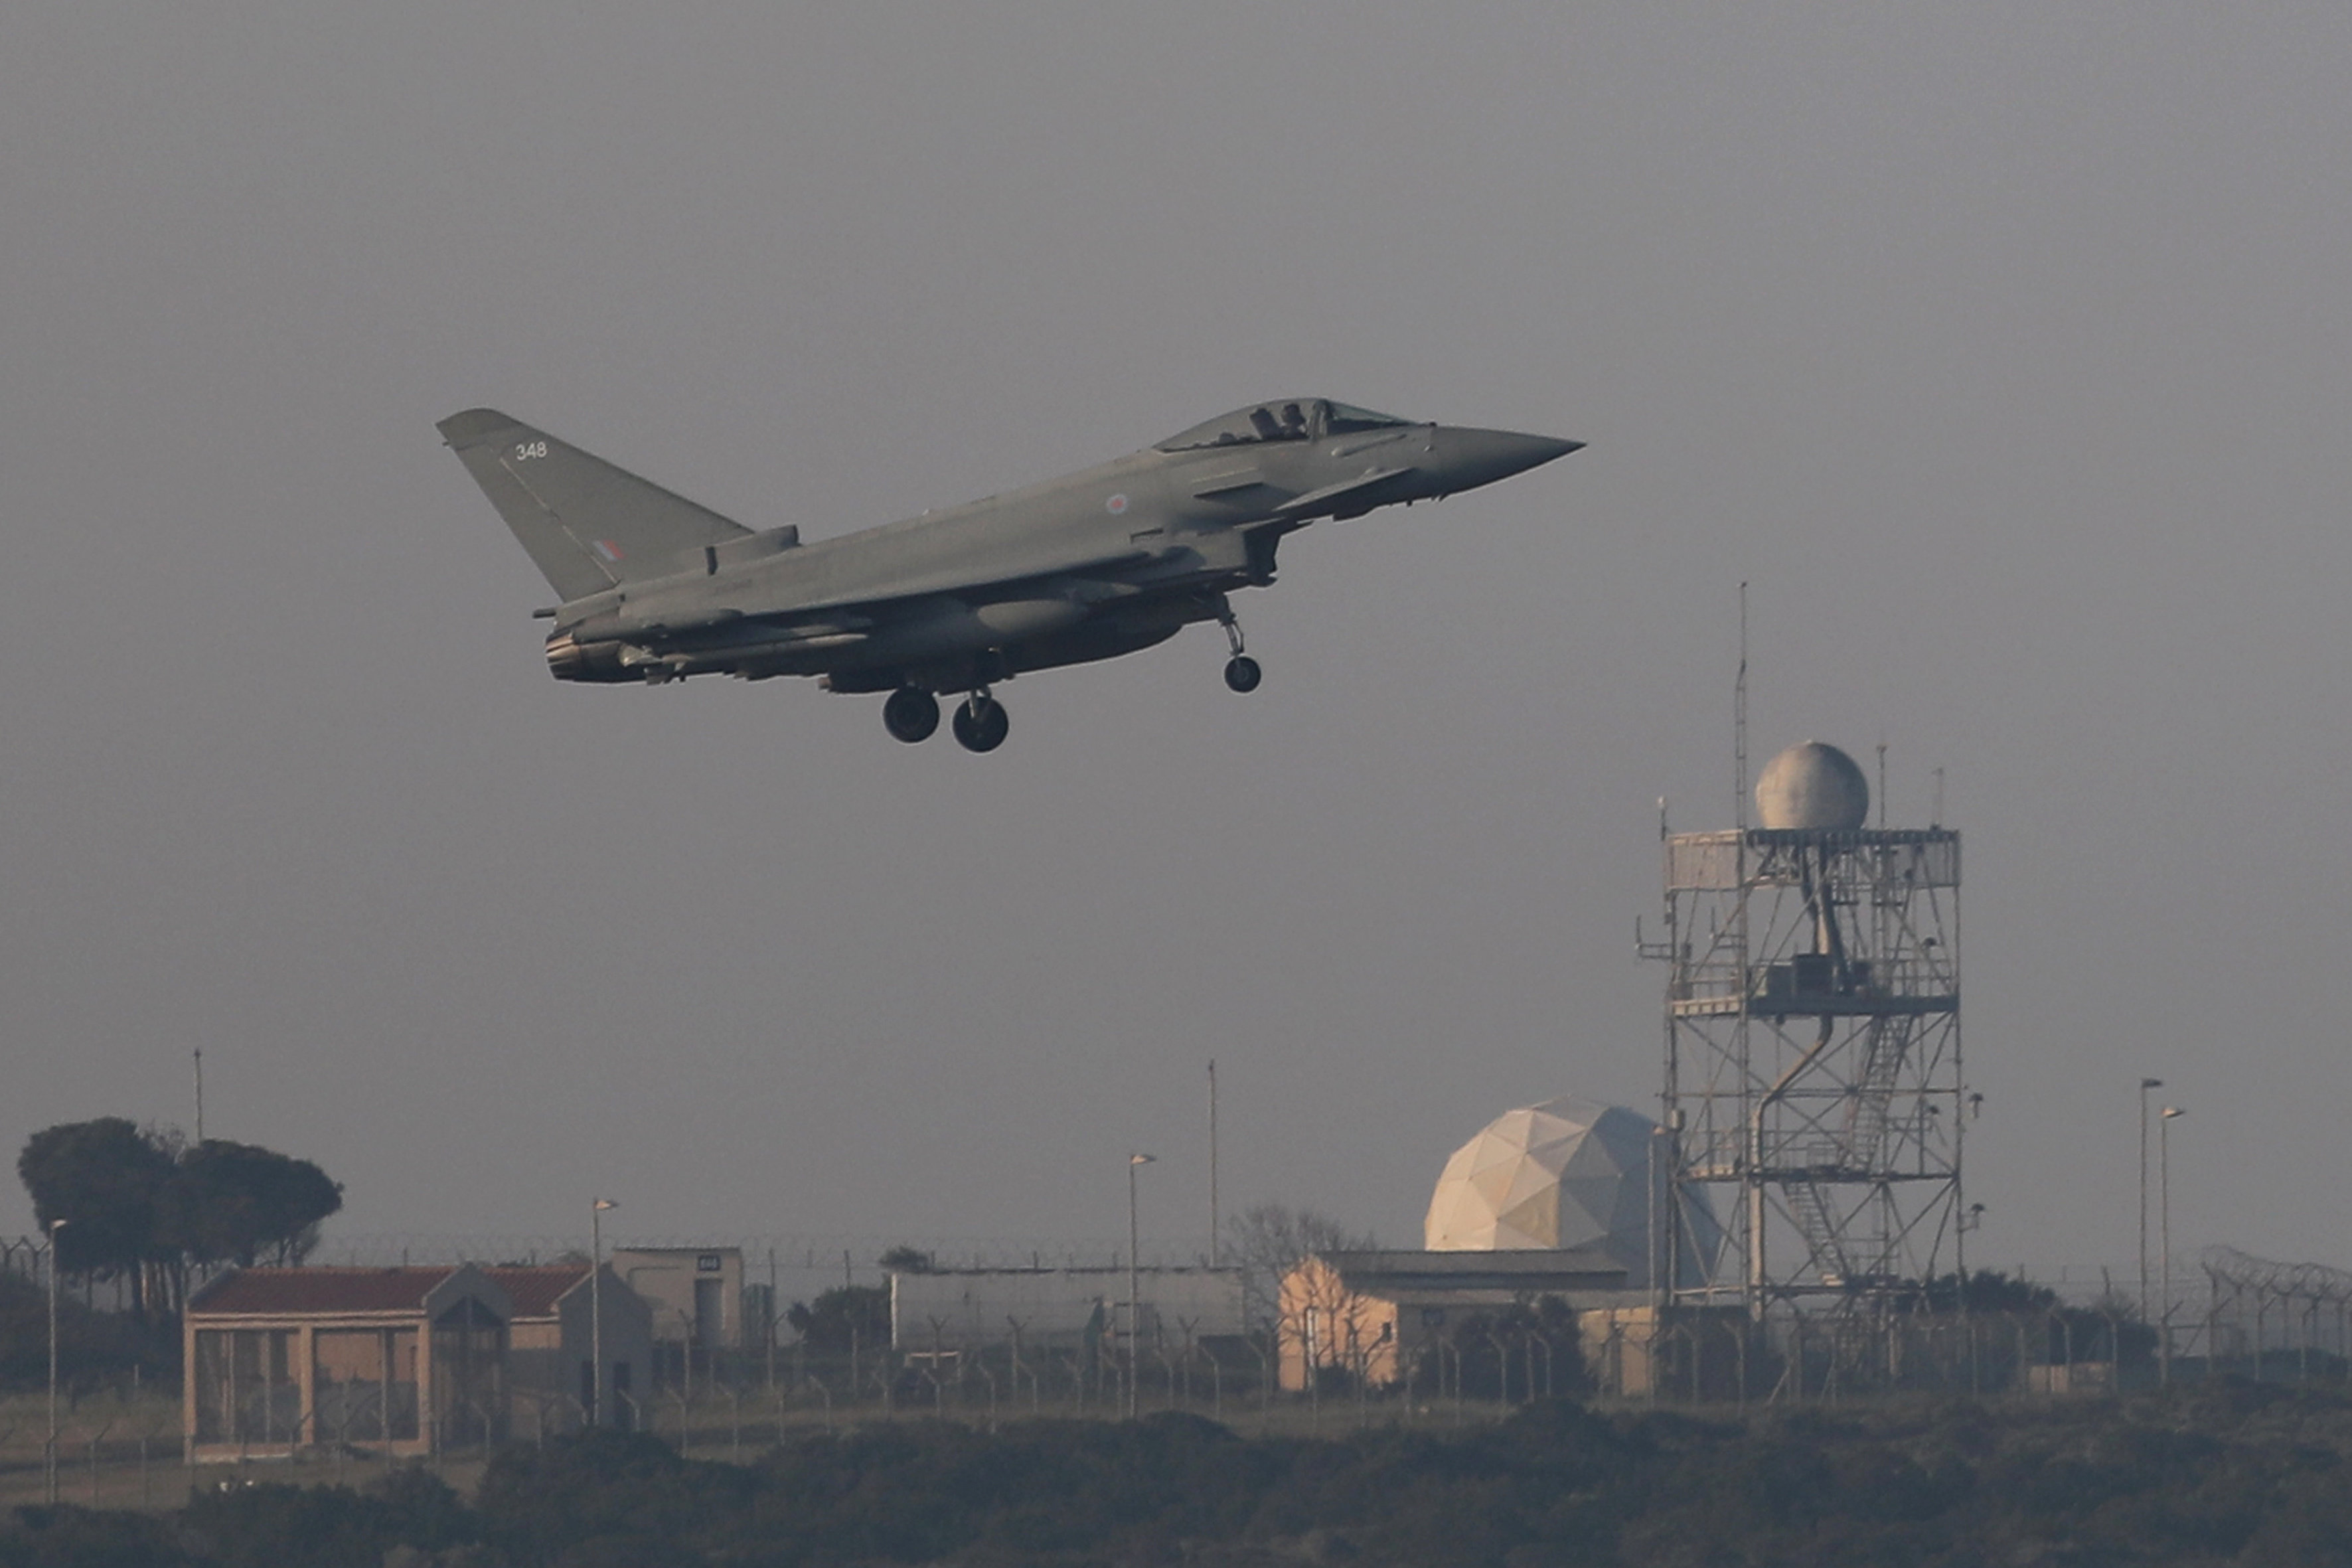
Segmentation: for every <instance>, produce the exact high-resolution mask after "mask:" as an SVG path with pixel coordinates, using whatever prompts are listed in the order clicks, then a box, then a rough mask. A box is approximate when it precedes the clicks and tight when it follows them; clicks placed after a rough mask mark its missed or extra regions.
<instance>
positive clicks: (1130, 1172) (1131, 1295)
mask: <svg viewBox="0 0 2352 1568" xmlns="http://www.w3.org/2000/svg"><path fill="white" fill-rule="evenodd" d="M1150 1163H1152V1162H1151V1156H1150V1155H1149V1154H1129V1156H1128V1157H1127V1418H1128V1419H1129V1420H1130V1421H1132V1420H1134V1419H1135V1383H1136V1370H1137V1364H1136V1358H1137V1357H1138V1356H1139V1355H1140V1354H1141V1353H1142V1350H1143V1306H1142V1301H1143V1292H1142V1288H1141V1285H1140V1283H1139V1280H1138V1279H1137V1273H1136V1261H1135V1258H1136V1249H1137V1247H1138V1246H1139V1241H1138V1237H1139V1234H1140V1233H1139V1230H1138V1229H1137V1226H1136V1222H1135V1173H1136V1172H1138V1171H1139V1170H1141V1169H1143V1167H1144V1166H1146V1165H1149V1164H1150Z"/></svg>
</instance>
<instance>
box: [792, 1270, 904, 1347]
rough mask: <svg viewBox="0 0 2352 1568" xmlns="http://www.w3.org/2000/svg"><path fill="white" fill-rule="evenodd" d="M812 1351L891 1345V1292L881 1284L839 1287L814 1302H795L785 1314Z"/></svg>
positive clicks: (826, 1292)
mask: <svg viewBox="0 0 2352 1568" xmlns="http://www.w3.org/2000/svg"><path fill="white" fill-rule="evenodd" d="M784 1321H786V1322H788V1323H790V1324H792V1326H793V1331H794V1332H795V1333H797V1334H799V1335H800V1337H801V1338H802V1339H803V1341H805V1342H807V1344H808V1347H809V1349H811V1350H814V1351H845V1350H847V1349H849V1348H850V1345H851V1343H852V1336H853V1335H854V1336H855V1341H856V1342H857V1343H860V1344H866V1345H882V1344H887V1343H889V1342H890V1290H889V1288H888V1287H887V1286H884V1285H838V1286H835V1288H834V1289H830V1290H827V1291H825V1292H824V1293H823V1294H822V1295H820V1296H818V1297H817V1299H816V1300H814V1301H813V1302H803V1301H795V1302H793V1305H792V1310H790V1311H788V1312H786V1313H785V1314H784Z"/></svg>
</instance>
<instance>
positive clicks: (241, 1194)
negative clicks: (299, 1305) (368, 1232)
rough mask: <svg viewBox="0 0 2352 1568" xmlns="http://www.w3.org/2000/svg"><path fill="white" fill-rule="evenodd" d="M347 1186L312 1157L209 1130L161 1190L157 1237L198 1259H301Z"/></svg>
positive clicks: (246, 1262)
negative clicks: (212, 1133)
mask: <svg viewBox="0 0 2352 1568" xmlns="http://www.w3.org/2000/svg"><path fill="white" fill-rule="evenodd" d="M342 1206H343V1189H342V1187H341V1185H340V1184H337V1183H335V1182H333V1181H331V1180H330V1179H329V1178H328V1175H327V1173H326V1172H324V1171H322V1170H320V1168H319V1167H318V1166H317V1165H314V1164H312V1163H310V1161H308V1160H297V1159H295V1158H293V1157H292V1156H291V1155H288V1154H280V1153H278V1152H277V1151H275V1150H272V1149H263V1148H258V1147H257V1146H255V1145H253V1144H250V1143H232V1142H228V1141H226V1139H220V1138H207V1139H206V1140H205V1141H204V1142H202V1143H199V1144H197V1145H196V1146H195V1147H194V1148H193V1149H191V1150H189V1151H188V1152H186V1153H185V1154H184V1155H182V1156H181V1158H180V1164H179V1169H178V1170H177V1171H176V1172H174V1173H173V1179H172V1181H171V1183H170V1184H169V1185H167V1186H166V1187H165V1188H164V1190H163V1203H162V1205H160V1207H161V1213H160V1214H159V1215H157V1220H158V1225H157V1230H158V1234H159V1236H160V1237H161V1238H162V1239H163V1240H164V1241H165V1242H167V1243H168V1244H169V1245H171V1246H172V1247H174V1248H176V1249H177V1250H179V1251H181V1252H184V1253H185V1254H186V1255H187V1256H188V1257H189V1258H193V1259H194V1260H195V1261H196V1262H199V1263H214V1262H218V1261H220V1260H222V1259H224V1258H226V1259H228V1260H230V1261H233V1262H235V1263H237V1264H239V1265H240V1266H245V1267H250V1266H251V1265H252V1264H253V1263H254V1262H256V1261H257V1259H259V1258H262V1257H264V1256H265V1255H266V1256H268V1258H270V1260H271V1261H272V1262H275V1263H280V1264H286V1263H299V1262H300V1261H301V1260H302V1259H303V1258H304V1257H306V1256H307V1255H308V1254H309V1253H310V1249H311V1248H312V1247H316V1246H317V1245H318V1243H319V1224H320V1221H321V1220H324V1219H325V1218H326V1217H327V1216H328V1215H331V1214H333V1213H334V1212H335V1211H336V1210H337V1209H340V1208H341V1207H342Z"/></svg>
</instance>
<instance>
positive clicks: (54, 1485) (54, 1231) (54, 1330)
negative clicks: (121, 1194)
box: [41, 1219, 66, 1503]
mask: <svg viewBox="0 0 2352 1568" xmlns="http://www.w3.org/2000/svg"><path fill="white" fill-rule="evenodd" d="M65 1227H66V1221H64V1220H61V1219H53V1220H51V1221H49V1441H48V1446H47V1447H45V1448H43V1449H42V1450H41V1495H42V1497H43V1498H44V1499H45V1500H47V1501H49V1502H51V1503H54V1502H56V1501H57V1500H58V1232H59V1231H61V1230H63V1229H65Z"/></svg>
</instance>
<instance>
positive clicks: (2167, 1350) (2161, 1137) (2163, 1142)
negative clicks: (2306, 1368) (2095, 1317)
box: [2156, 1105, 2261, 1385]
mask: <svg viewBox="0 0 2352 1568" xmlns="http://www.w3.org/2000/svg"><path fill="white" fill-rule="evenodd" d="M2179 1114H2180V1108H2179V1106H2177V1105H2168V1106H2166V1107H2165V1108H2164V1115H2163V1117H2162V1118H2161V1119H2160V1120H2159V1121H2158V1123H2157V1142H2156V1170H2157V1187H2158V1191H2159V1193H2160V1194H2162V1203H2163V1210H2164V1213H2163V1226H2164V1310H2163V1312H2162V1313H2161V1314H2160V1318H2161V1321H2159V1322H2158V1324H2157V1329H2156V1356H2157V1373H2156V1380H2157V1382H2158V1383H2159V1384H2167V1385H2169V1384H2171V1382H2172V1119H2173V1118H2174V1117H2176V1116H2179ZM2205 1353H2206V1357H2207V1362H2206V1364H2207V1365H2208V1366H2210V1365H2211V1364H2212V1362H2211V1356H2212V1353H2213V1347H2212V1346H2210V1345H2208V1346H2206V1347H2205ZM2255 1370H2256V1371H2258V1372H2259V1371H2260V1370H2261V1369H2260V1368H2256V1369H2255Z"/></svg>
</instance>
